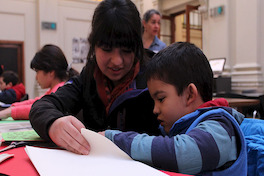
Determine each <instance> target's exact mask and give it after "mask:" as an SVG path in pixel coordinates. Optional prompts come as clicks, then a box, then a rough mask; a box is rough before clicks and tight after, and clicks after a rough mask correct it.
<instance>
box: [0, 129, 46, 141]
mask: <svg viewBox="0 0 264 176" xmlns="http://www.w3.org/2000/svg"><path fill="white" fill-rule="evenodd" d="M2 138H3V140H4V141H43V139H41V138H40V137H39V135H38V134H37V133H36V131H34V130H27V131H14V132H6V133H2Z"/></svg>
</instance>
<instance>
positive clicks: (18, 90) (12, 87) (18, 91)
mask: <svg viewBox="0 0 264 176" xmlns="http://www.w3.org/2000/svg"><path fill="white" fill-rule="evenodd" d="M0 89H1V91H2V92H1V93H0V101H1V102H3V103H6V104H11V103H14V102H16V101H20V99H21V98H22V97H23V96H24V95H25V86H24V85H23V84H22V83H19V82H18V75H17V74H16V73H15V72H13V71H5V72H3V73H2V74H1V75H0Z"/></svg>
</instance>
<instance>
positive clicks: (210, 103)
mask: <svg viewBox="0 0 264 176" xmlns="http://www.w3.org/2000/svg"><path fill="white" fill-rule="evenodd" d="M215 106H224V107H228V102H227V100H226V99H224V98H217V99H214V100H211V101H207V102H205V103H204V104H202V105H201V106H199V107H198V109H200V108H206V107H215Z"/></svg>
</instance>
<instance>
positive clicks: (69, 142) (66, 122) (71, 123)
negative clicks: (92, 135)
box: [49, 116, 90, 155]
mask: <svg viewBox="0 0 264 176" xmlns="http://www.w3.org/2000/svg"><path fill="white" fill-rule="evenodd" d="M81 128H85V126H84V125H83V124H82V123H81V122H80V121H79V120H78V119H77V118H75V117H73V116H65V117H61V118H59V119H57V120H55V121H54V122H53V124H52V125H51V126H50V129H49V136H50V138H51V140H52V141H53V142H54V143H55V144H57V145H58V146H60V147H63V148H65V149H67V150H69V151H71V152H74V153H77V154H82V155H88V154H89V152H90V145H89V143H88V142H87V141H86V139H85V138H84V137H83V136H82V134H81Z"/></svg>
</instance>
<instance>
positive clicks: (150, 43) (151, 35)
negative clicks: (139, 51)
mask: <svg viewBox="0 0 264 176" xmlns="http://www.w3.org/2000/svg"><path fill="white" fill-rule="evenodd" d="M160 20H161V14H160V12H159V11H158V10H155V9H151V10H148V11H147V12H146V13H145V14H144V16H143V20H142V24H143V34H142V40H143V45H144V48H146V49H149V50H151V51H153V52H154V53H157V52H158V51H160V50H161V49H163V48H165V47H166V44H165V43H164V42H163V41H161V40H160V39H159V38H158V37H157V35H158V33H159V31H160Z"/></svg>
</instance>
